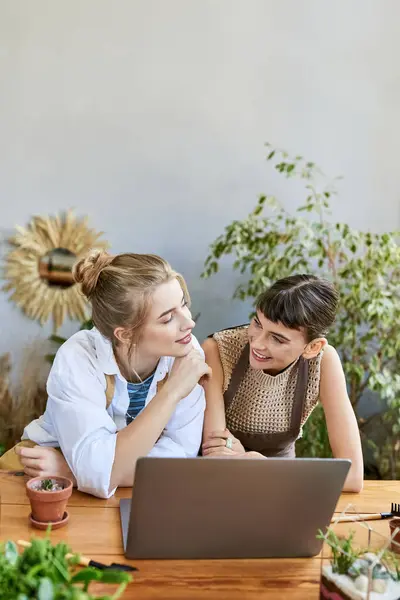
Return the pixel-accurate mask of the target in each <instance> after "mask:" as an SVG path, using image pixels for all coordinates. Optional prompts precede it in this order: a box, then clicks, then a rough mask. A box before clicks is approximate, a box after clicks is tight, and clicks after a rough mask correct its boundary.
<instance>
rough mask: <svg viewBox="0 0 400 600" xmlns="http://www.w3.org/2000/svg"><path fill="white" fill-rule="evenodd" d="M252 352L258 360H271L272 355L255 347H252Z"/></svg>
mask: <svg viewBox="0 0 400 600" xmlns="http://www.w3.org/2000/svg"><path fill="white" fill-rule="evenodd" d="M251 354H252V356H253V358H254V359H255V360H257V361H258V362H267V361H268V360H271V356H266V355H265V354H262V353H261V352H259V351H258V350H255V349H254V348H252V349H251Z"/></svg>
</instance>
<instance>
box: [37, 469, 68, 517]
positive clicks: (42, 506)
mask: <svg viewBox="0 0 400 600" xmlns="http://www.w3.org/2000/svg"><path fill="white" fill-rule="evenodd" d="M48 479H51V480H52V481H54V482H55V483H57V484H58V485H61V486H63V489H62V490H56V491H51V490H50V491H46V490H38V489H34V488H35V487H36V486H38V487H39V485H40V484H41V482H42V481H45V480H48ZM26 493H27V495H28V498H29V502H30V503H31V508H32V517H33V519H34V520H35V521H40V522H41V523H57V522H58V521H61V520H62V519H63V518H64V513H65V509H66V506H67V503H68V498H69V497H70V496H71V494H72V481H71V480H70V479H68V478H67V477H34V478H33V479H30V480H29V481H28V482H27V484H26Z"/></svg>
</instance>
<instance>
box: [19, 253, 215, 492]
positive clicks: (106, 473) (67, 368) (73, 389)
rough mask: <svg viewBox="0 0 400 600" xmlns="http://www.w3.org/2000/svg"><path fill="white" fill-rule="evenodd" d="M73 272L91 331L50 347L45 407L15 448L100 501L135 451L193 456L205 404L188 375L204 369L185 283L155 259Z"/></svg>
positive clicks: (129, 470)
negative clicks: (53, 350) (89, 311)
mask: <svg viewBox="0 0 400 600" xmlns="http://www.w3.org/2000/svg"><path fill="white" fill-rule="evenodd" d="M74 277H75V281H76V282H78V283H80V284H81V286H82V291H83V293H84V294H85V296H86V297H87V298H88V299H89V301H90V302H91V305H92V314H93V322H94V324H95V328H94V329H92V330H90V331H80V332H78V333H76V334H75V335H73V336H72V337H71V338H70V339H69V340H68V341H67V342H66V343H65V344H63V346H62V347H61V348H60V350H59V351H58V353H57V356H56V358H55V361H54V364H53V367H52V369H51V372H50V376H49V379H48V384H47V391H48V402H47V407H46V411H45V413H44V414H43V415H42V416H41V417H40V418H39V419H37V420H35V421H33V422H32V423H30V424H29V425H28V426H27V427H26V428H25V430H24V434H23V439H27V440H31V441H32V442H33V443H35V444H38V446H34V447H19V448H17V449H16V452H17V453H18V454H19V456H20V460H21V462H22V465H23V467H24V470H25V473H27V474H28V475H31V476H36V475H51V474H55V473H60V474H61V473H63V474H66V473H69V474H70V475H71V474H72V475H73V476H74V478H75V479H76V484H77V486H78V489H80V490H81V491H83V492H87V493H90V494H93V495H95V496H99V497H104V498H106V497H109V496H111V495H112V494H113V493H114V491H115V489H116V488H117V487H118V486H129V485H132V483H133V473H134V465H135V461H136V459H137V458H138V457H140V456H144V455H148V456H160V457H194V456H197V454H198V451H199V448H200V444H201V435H202V427H203V415H204V408H205V399H204V391H203V388H202V387H201V386H200V385H199V384H198V382H199V380H200V379H201V378H202V377H206V376H208V375H209V374H210V372H211V371H210V368H209V367H208V366H207V364H206V363H205V360H204V353H203V351H202V350H201V348H200V346H199V343H198V342H197V340H196V338H195V337H194V336H193V335H192V329H193V327H194V322H193V320H192V317H191V314H190V310H189V295H188V292H187V288H186V285H185V282H184V280H183V278H182V277H181V276H180V275H179V274H178V273H176V272H175V271H173V270H172V269H171V267H170V265H169V264H168V263H167V262H166V261H165V260H163V259H162V258H160V257H158V256H154V255H147V254H119V255H117V256H111V255H109V254H107V253H104V252H103V253H95V254H90V255H89V256H87V257H86V258H83V259H82V260H80V261H79V262H78V263H77V264H76V266H75V269H74ZM110 390H111V393H110ZM31 445H33V444H31ZM43 446H52V447H59V448H60V449H61V451H62V454H61V453H60V452H58V451H57V450H53V449H49V448H44V447H43ZM63 457H64V458H65V460H64V458H63ZM65 461H66V462H65ZM66 463H67V464H68V466H67V464H66Z"/></svg>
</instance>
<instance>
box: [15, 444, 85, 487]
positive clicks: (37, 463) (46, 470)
mask: <svg viewBox="0 0 400 600" xmlns="http://www.w3.org/2000/svg"><path fill="white" fill-rule="evenodd" d="M16 453H17V454H19V456H20V459H21V463H22V465H23V467H24V472H25V474H26V475H29V476H30V477H52V476H56V475H58V476H59V477H68V479H71V480H72V482H73V485H74V486H76V479H75V477H74V475H73V473H72V471H71V469H70V468H69V466H68V463H67V461H66V460H65V458H64V456H63V455H62V454H61V452H59V451H58V450H57V449H56V448H51V447H50V446H34V447H33V448H24V447H17V448H16Z"/></svg>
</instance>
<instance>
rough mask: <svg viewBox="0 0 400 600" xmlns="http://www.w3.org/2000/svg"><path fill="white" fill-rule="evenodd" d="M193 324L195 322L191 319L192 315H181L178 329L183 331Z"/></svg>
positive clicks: (188, 329) (190, 328) (189, 329)
mask: <svg viewBox="0 0 400 600" xmlns="http://www.w3.org/2000/svg"><path fill="white" fill-rule="evenodd" d="M195 325H196V323H195V322H194V321H193V319H192V315H190V316H183V317H182V322H181V326H180V328H179V329H180V330H181V331H183V332H185V331H191V330H192V329H193V327H194V326H195Z"/></svg>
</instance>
